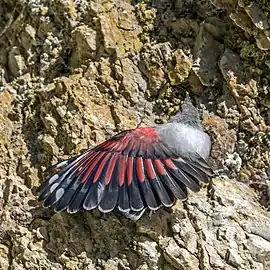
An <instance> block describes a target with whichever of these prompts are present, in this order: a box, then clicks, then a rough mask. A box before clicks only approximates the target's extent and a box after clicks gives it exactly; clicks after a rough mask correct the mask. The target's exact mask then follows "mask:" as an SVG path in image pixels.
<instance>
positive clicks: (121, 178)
mask: <svg viewBox="0 0 270 270" xmlns="http://www.w3.org/2000/svg"><path fill="white" fill-rule="evenodd" d="M210 151H211V139H210V137H209V135H208V134H207V133H205V132H204V130H203V127H202V124H201V121H200V117H199V113H198V111H197V109H196V107H195V106H194V105H193V104H192V102H191V99H190V97H189V95H188V94H187V97H186V100H185V103H184V104H182V105H181V109H180V110H179V111H178V112H177V113H176V114H175V115H174V116H173V117H171V118H170V120H169V121H168V122H167V123H165V124H161V125H157V126H154V127H137V128H135V129H130V130H125V131H122V132H120V133H119V134H117V135H115V136H113V137H112V138H110V139H109V140H107V141H105V142H103V143H101V144H99V145H97V146H95V147H93V148H89V149H87V150H86V151H85V152H83V153H82V154H79V155H77V156H74V157H71V158H70V159H67V160H64V161H60V162H59V163H57V164H55V165H53V166H52V167H50V168H48V169H47V172H52V171H54V170H57V171H56V172H55V173H53V174H51V175H50V177H49V178H48V179H47V180H45V181H44V182H43V183H42V184H41V185H40V186H39V187H38V188H37V193H38V194H39V197H38V200H39V201H42V202H43V206H44V207H52V208H53V209H54V211H55V212H62V211H65V212H68V213H71V214H73V213H76V212H78V211H83V210H93V209H96V208H98V209H99V211H100V212H102V213H108V212H111V211H114V210H117V209H118V211H119V212H120V213H121V214H123V215H125V216H126V217H128V218H130V219H131V220H133V221H137V220H139V219H140V218H141V216H142V215H143V213H144V212H145V210H150V211H153V212H155V211H156V210H158V209H159V208H161V207H165V208H169V207H171V206H173V205H174V204H175V202H176V200H186V199H187V196H188V189H189V190H191V191H193V192H198V191H199V190H200V182H204V183H208V182H209V179H211V177H212V176H213V175H214V172H213V169H212V168H211V166H210V165H209V162H208V158H209V155H210Z"/></svg>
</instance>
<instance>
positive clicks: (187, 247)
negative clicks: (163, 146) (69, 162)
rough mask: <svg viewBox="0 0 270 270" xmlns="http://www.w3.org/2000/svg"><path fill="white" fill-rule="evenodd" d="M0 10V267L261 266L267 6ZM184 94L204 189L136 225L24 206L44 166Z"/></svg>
mask: <svg viewBox="0 0 270 270" xmlns="http://www.w3.org/2000/svg"><path fill="white" fill-rule="evenodd" d="M2 2H3V3H1V8H0V150H1V152H0V269H108V270H110V269H140V270H144V269H165V270H169V269H181V270H182V269H192V270H193V269H245V270H246V269H256V270H257V269H258V270H264V269H265V270H266V269H267V270H268V269H270V259H269V258H270V234H269V231H270V227H269V224H270V214H269V212H267V210H268V211H269V210H270V184H269V179H268V178H269V176H270V163H269V147H270V136H269V134H270V113H269V108H270V105H269V104H270V91H269V89H270V87H269V85H270V76H269V74H270V72H269V71H270V58H269V49H270V47H269V31H270V28H269V25H270V10H269V4H268V1H264V0H261V1H259V0H258V1H240V0H239V1H237V0H210V1H177V0H175V1H172V0H163V1H151V0H148V1H129V0H124V1H110V0H93V1H85V0H80V1H72V0H69V1H66V0H65V1H64V0H59V1H47V0H42V1H21V0H6V1H2ZM186 91H189V92H191V95H192V98H193V100H194V102H196V105H197V107H198V108H199V110H200V113H201V117H202V123H203V126H204V128H205V130H206V131H207V132H208V133H209V134H210V136H211V138H212V141H213V148H212V154H211V163H212V164H213V167H214V169H215V170H216V176H217V177H216V178H215V179H214V180H213V183H212V184H211V185H209V186H208V187H206V186H205V187H203V188H202V190H201V191H200V192H199V193H197V194H192V193H190V197H189V199H188V200H187V201H186V202H177V204H176V205H175V206H174V207H173V208H172V209H167V210H165V209H162V210H160V211H158V212H157V213H155V214H153V215H152V216H150V217H149V216H148V215H145V216H144V217H143V218H142V219H141V220H139V222H137V223H133V222H131V221H129V220H127V219H126V218H124V217H123V216H120V215H119V214H118V213H117V212H116V213H111V214H107V215H101V214H100V213H99V212H98V211H93V212H83V213H77V214H76V215H68V214H54V213H53V212H52V211H51V210H50V209H43V208H42V207H41V205H39V204H38V203H37V201H36V197H35V196H34V195H33V192H34V190H35V187H36V186H37V185H39V184H40V183H41V182H42V181H43V180H44V170H45V168H47V167H48V166H50V165H51V164H53V163H55V162H57V161H59V160H62V159H65V158H67V157H70V156H71V155H75V154H78V153H80V152H81V151H83V150H84V149H86V148H88V147H92V146H94V145H96V144H98V143H100V142H102V141H104V140H105V139H107V138H109V137H111V136H112V135H114V134H116V133H118V132H120V131H122V130H124V129H129V128H134V127H136V126H137V125H154V124H155V122H156V123H160V122H163V121H167V119H168V118H169V117H170V116H171V115H173V114H174V113H175V112H176V111H177V110H178V109H179V106H180V104H181V102H182V101H183V100H184V98H185V92H186ZM241 182H244V183H241Z"/></svg>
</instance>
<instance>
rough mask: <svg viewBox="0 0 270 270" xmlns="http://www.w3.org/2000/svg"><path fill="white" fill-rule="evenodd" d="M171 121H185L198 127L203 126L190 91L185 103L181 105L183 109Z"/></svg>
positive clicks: (184, 122)
mask: <svg viewBox="0 0 270 270" xmlns="http://www.w3.org/2000/svg"><path fill="white" fill-rule="evenodd" d="M169 123H183V124H187V125H191V126H193V127H196V128H200V129H201V128H202V126H201V121H200V117H199V113H198V110H197V109H196V107H195V106H193V104H192V102H191V99H190V96H189V94H188V93H187V94H186V100H185V103H184V104H183V105H182V106H181V110H179V112H177V114H176V115H174V116H173V117H172V118H171V119H170V120H169Z"/></svg>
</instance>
